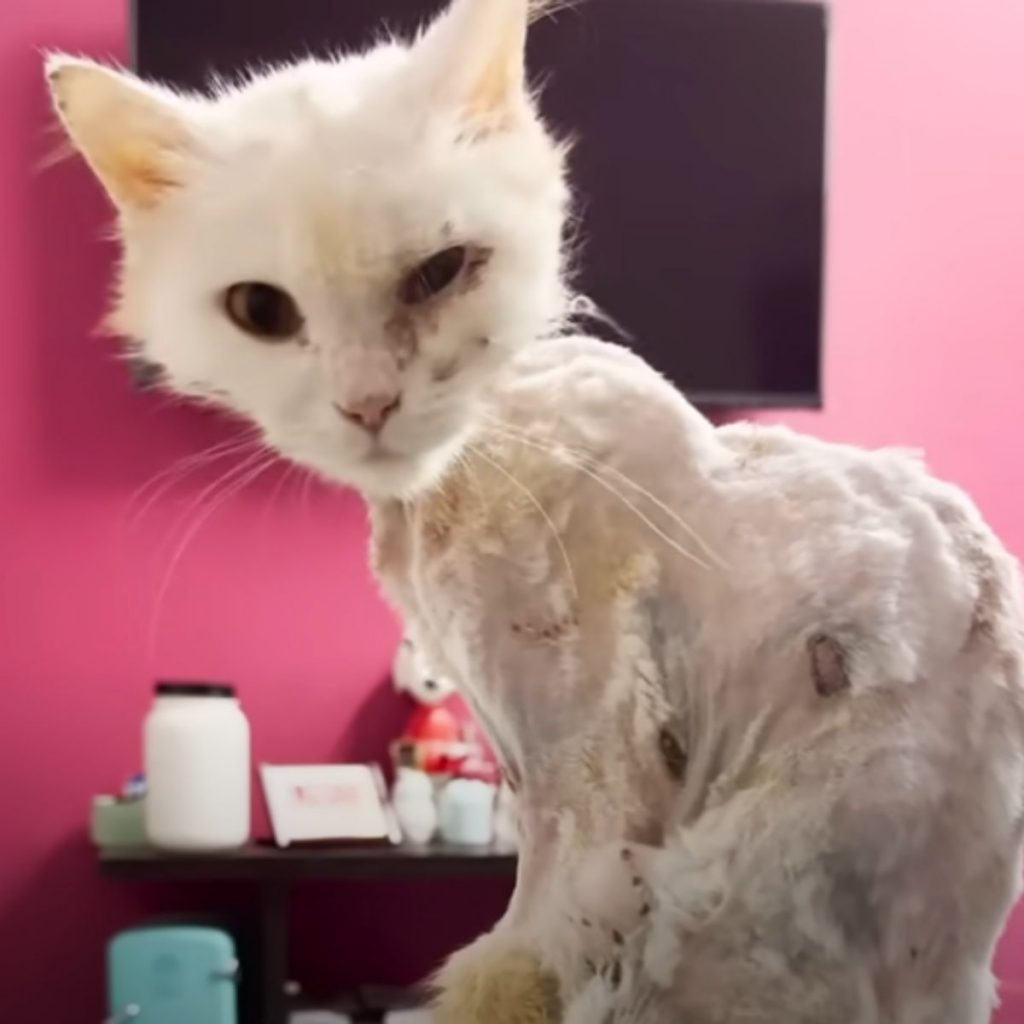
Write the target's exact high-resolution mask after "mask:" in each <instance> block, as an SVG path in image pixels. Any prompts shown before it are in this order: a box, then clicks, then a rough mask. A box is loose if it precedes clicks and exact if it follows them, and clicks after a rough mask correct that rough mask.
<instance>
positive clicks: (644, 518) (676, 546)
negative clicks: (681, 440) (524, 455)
mask: <svg viewBox="0 0 1024 1024" xmlns="http://www.w3.org/2000/svg"><path fill="white" fill-rule="evenodd" d="M492 426H493V425H492ZM496 429H498V430H499V433H500V432H501V430H500V428H496ZM503 436H504V437H505V439H506V440H509V441H513V442H515V443H518V444H522V445H524V446H526V447H529V448H533V449H535V450H536V451H540V452H542V453H545V454H547V455H550V456H551V457H552V458H555V459H558V460H560V461H561V462H563V463H565V465H567V466H572V467H573V468H574V469H576V470H578V471H579V472H581V473H582V474H583V475H584V476H587V477H589V478H590V479H591V480H593V481H594V483H596V484H597V485H598V486H599V487H601V488H603V489H604V490H605V491H607V492H608V493H609V494H611V495H612V496H613V497H615V498H618V500H619V501H620V502H622V504H623V505H625V506H626V508H628V509H629V510H630V511H631V512H632V513H633V514H634V515H635V516H636V517H637V518H638V519H639V520H640V521H641V522H642V523H643V524H644V525H645V526H646V527H647V528H648V529H649V530H651V531H652V532H653V533H654V534H655V535H656V536H658V537H660V538H661V540H663V541H664V542H665V543H666V544H667V545H668V546H669V547H670V548H672V550H673V551H675V552H676V553H677V554H679V555H681V556H682V557H683V558H685V559H687V560H688V561H690V562H693V563H694V564H695V565H697V566H699V567H700V568H702V569H704V570H706V571H711V569H713V568H714V566H712V565H711V564H710V563H709V562H706V561H705V560H704V559H703V558H701V557H700V556H699V555H697V554H695V553H694V552H692V551H690V550H689V549H688V548H685V547H683V545H682V544H680V543H679V541H677V540H676V539H675V538H674V537H672V536H670V535H669V534H667V533H666V532H665V531H664V530H663V529H662V528H661V527H660V526H658V524H657V523H655V522H654V520H653V519H651V518H650V516H648V515H646V514H645V513H644V512H643V511H641V510H640V509H639V508H638V507H637V506H636V505H635V504H634V503H633V502H631V501H630V500H629V499H628V498H627V497H626V496H625V495H624V494H623V493H622V492H621V491H620V490H618V489H617V488H615V487H613V486H612V484H611V483H609V481H607V480H606V479H604V477H602V476H600V475H598V473H597V472H595V471H594V469H592V468H591V467H590V466H588V465H587V464H586V463H585V462H583V461H582V460H579V459H574V458H572V457H571V455H570V454H569V453H568V452H567V451H566V449H565V448H564V447H563V446H558V447H555V446H549V445H545V444H541V443H539V442H536V441H534V440H531V439H528V438H524V437H521V436H519V435H517V434H514V433H505V434H504V435H503Z"/></svg>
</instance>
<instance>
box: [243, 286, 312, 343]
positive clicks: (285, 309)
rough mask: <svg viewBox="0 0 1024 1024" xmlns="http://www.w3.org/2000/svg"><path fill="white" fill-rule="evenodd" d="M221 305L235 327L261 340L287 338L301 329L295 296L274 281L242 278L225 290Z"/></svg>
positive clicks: (283, 339)
mask: <svg viewBox="0 0 1024 1024" xmlns="http://www.w3.org/2000/svg"><path fill="white" fill-rule="evenodd" d="M224 309H225V311H226V312H227V314H228V316H229V317H230V318H231V321H232V323H234V324H235V326H236V327H240V328H241V329H242V330H243V331H245V332H246V334H251V335H252V336H253V337H254V338H259V339H260V340H261V341H288V340H289V339H291V338H294V337H295V335H296V334H298V333H299V331H300V330H302V322H303V321H302V314H301V313H300V312H299V307H298V306H297V305H296V304H295V300H294V299H293V298H292V297H291V296H290V295H289V294H288V293H287V292H286V291H284V290H283V289H281V288H278V287H277V286H276V285H272V284H264V283H263V282H262V281H242V282H241V283H239V284H233V285H232V286H231V287H230V288H229V289H228V290H227V291H226V292H225V293H224Z"/></svg>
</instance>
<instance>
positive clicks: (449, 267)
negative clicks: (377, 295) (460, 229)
mask: <svg viewBox="0 0 1024 1024" xmlns="http://www.w3.org/2000/svg"><path fill="white" fill-rule="evenodd" d="M466 255H467V253H466V247H465V246H464V245H453V246H451V247H450V248H448V249H442V250H441V251H440V252H436V253H434V255H433V256H431V257H429V258H428V259H425V260H424V261H423V262H422V263H420V264H419V265H418V266H416V267H414V268H413V269H412V270H411V271H410V272H409V273H408V274H406V276H405V278H404V279H403V280H402V284H401V285H400V287H399V289H398V296H399V298H400V299H401V300H402V302H404V303H405V304H406V305H407V306H416V305H418V304H419V303H421V302H426V301H427V299H432V298H433V297H434V296H435V295H440V294H441V292H443V291H444V290H445V289H446V288H448V287H449V285H451V284H452V282H454V281H455V280H456V278H458V276H459V275H460V274H461V273H462V270H463V268H464V267H465V266H466Z"/></svg>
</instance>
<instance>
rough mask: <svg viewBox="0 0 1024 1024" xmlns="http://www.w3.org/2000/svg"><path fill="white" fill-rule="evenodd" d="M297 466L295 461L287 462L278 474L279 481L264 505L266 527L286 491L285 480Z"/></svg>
mask: <svg viewBox="0 0 1024 1024" xmlns="http://www.w3.org/2000/svg"><path fill="white" fill-rule="evenodd" d="M281 461H283V460H281ZM296 468H297V467H296V465H295V463H294V462H285V463H284V468H283V469H282V470H281V472H280V473H279V474H278V477H277V483H275V484H274V486H273V489H272V490H271V492H270V495H269V497H268V498H267V503H266V505H264V507H263V524H264V527H265V526H266V525H267V523H268V521H269V520H270V517H271V515H272V514H273V511H274V508H275V506H276V505H277V503H278V500H279V499H280V497H281V495H282V493H283V492H284V491H285V482H286V481H287V480H288V479H289V478H290V477H291V475H292V473H294V472H295V470H296Z"/></svg>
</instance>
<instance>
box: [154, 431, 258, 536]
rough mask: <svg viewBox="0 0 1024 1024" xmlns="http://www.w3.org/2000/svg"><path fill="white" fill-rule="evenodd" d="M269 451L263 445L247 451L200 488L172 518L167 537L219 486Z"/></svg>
mask: <svg viewBox="0 0 1024 1024" xmlns="http://www.w3.org/2000/svg"><path fill="white" fill-rule="evenodd" d="M268 451H269V449H267V448H266V447H265V446H260V447H259V448H256V449H254V450H253V451H251V452H249V453H248V454H247V455H246V456H245V458H243V459H242V460H241V461H240V462H236V463H234V464H233V465H231V466H229V467H228V468H227V469H226V470H225V471H224V472H223V473H221V474H220V476H218V477H217V478H216V479H215V480H213V481H212V482H211V483H209V484H207V485H206V486H205V487H204V488H203V489H202V490H200V491H199V493H198V494H196V495H195V497H193V498H192V500H191V501H190V502H189V503H188V504H187V505H186V506H185V509H184V511H182V512H181V513H180V514H179V515H178V516H177V517H176V518H175V520H174V523H173V524H172V525H171V527H170V529H169V530H168V538H173V536H174V534H175V533H176V532H177V531H178V530H179V529H181V528H182V527H184V526H185V524H186V523H187V522H188V520H189V518H190V517H191V516H192V515H193V513H194V512H196V510H198V509H201V508H202V507H203V505H204V503H205V502H206V501H208V500H209V499H211V498H212V497H213V496H214V495H215V494H216V493H217V491H218V490H220V488H221V487H223V486H224V485H226V484H230V483H232V482H234V481H235V480H236V479H238V478H239V477H240V476H243V475H244V474H245V473H246V472H247V471H248V470H250V469H251V468H252V467H253V466H254V465H255V464H256V463H257V462H259V461H260V459H261V458H262V457H263V456H264V455H265V454H266V453H267V452H268Z"/></svg>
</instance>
